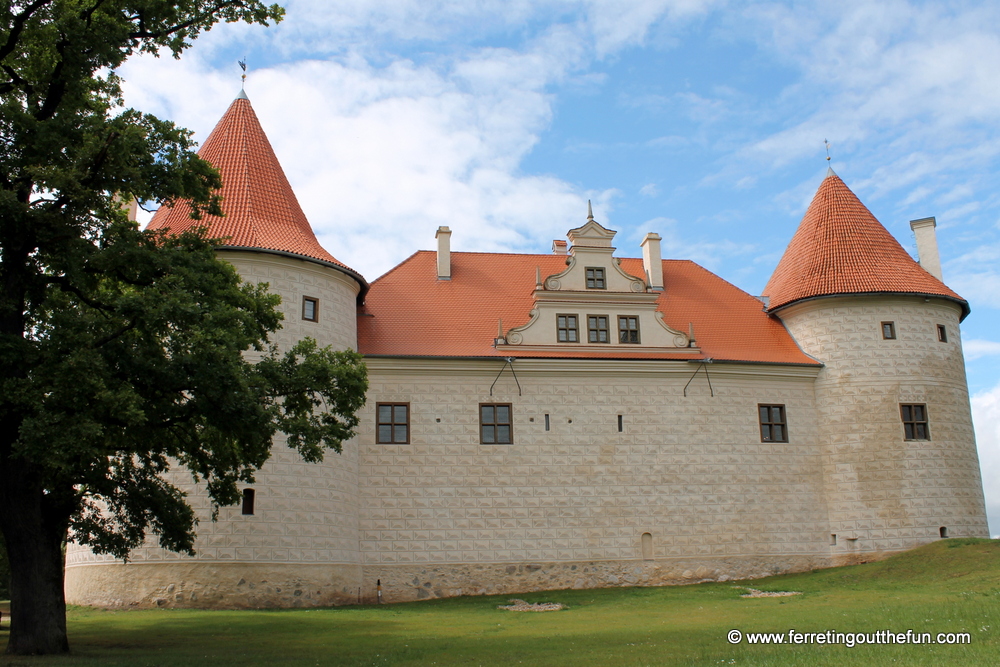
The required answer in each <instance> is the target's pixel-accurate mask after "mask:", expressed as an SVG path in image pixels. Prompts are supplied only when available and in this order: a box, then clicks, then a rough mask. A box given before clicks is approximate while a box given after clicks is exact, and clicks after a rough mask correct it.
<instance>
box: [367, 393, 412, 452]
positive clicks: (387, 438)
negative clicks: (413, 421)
mask: <svg viewBox="0 0 1000 667" xmlns="http://www.w3.org/2000/svg"><path fill="white" fill-rule="evenodd" d="M375 411H376V413H377V421H378V423H377V424H376V431H377V433H376V436H375V441H376V442H378V443H379V444H386V445H408V444H410V404H409V403H379V404H378V405H376V406H375Z"/></svg>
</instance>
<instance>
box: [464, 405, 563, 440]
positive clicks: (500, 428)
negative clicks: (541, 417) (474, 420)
mask: <svg viewBox="0 0 1000 667" xmlns="http://www.w3.org/2000/svg"><path fill="white" fill-rule="evenodd" d="M510 416H511V407H510V403H480V404H479V442H480V444H483V445H509V444H511V443H512V442H513V437H512V433H511V418H510ZM547 416H548V415H546V417H547Z"/></svg>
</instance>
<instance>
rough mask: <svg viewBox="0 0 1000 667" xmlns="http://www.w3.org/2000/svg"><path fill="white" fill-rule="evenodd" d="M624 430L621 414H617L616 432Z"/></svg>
mask: <svg viewBox="0 0 1000 667" xmlns="http://www.w3.org/2000/svg"><path fill="white" fill-rule="evenodd" d="M623 430H625V423H624V420H623V419H622V416H621V415H618V432H619V433H621V432H622V431H623Z"/></svg>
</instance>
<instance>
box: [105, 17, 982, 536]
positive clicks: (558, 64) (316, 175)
mask: <svg viewBox="0 0 1000 667" xmlns="http://www.w3.org/2000/svg"><path fill="white" fill-rule="evenodd" d="M284 6H285V7H286V10H287V16H286V18H285V20H284V21H283V22H281V23H280V24H278V25H276V26H271V27H269V28H264V27H261V26H245V25H242V24H229V25H222V26H217V27H216V28H214V29H213V30H212V31H210V32H209V33H207V34H205V35H203V36H202V37H201V38H199V39H198V40H197V41H196V42H195V44H194V46H193V47H192V48H191V49H190V50H189V51H187V52H186V53H185V54H184V56H183V57H182V58H181V59H180V60H179V61H178V60H174V59H173V58H170V57H169V56H166V57H162V58H154V57H151V56H144V57H140V58H134V59H132V60H130V61H129V62H127V63H126V65H125V66H124V67H122V69H121V70H119V74H120V75H121V76H123V77H124V79H125V93H126V103H127V104H128V105H129V106H132V107H134V108H137V109H140V110H142V111H147V112H150V113H154V114H156V115H159V116H161V117H164V118H169V119H171V120H173V121H175V122H176V123H177V124H179V125H181V126H183V127H187V128H188V129H190V130H192V131H193V132H194V135H195V138H196V139H197V140H204V139H205V138H206V137H207V135H208V133H209V132H210V131H211V129H212V127H213V126H214V125H215V123H216V122H217V121H218V120H219V118H220V117H221V116H222V114H223V113H224V112H225V110H226V109H227V108H228V106H229V104H230V102H231V101H232V100H233V98H235V96H236V95H237V94H238V93H239V90H240V74H241V71H240V68H239V66H238V65H237V61H238V60H241V59H244V58H245V59H246V62H247V64H248V70H249V73H248V77H247V80H246V92H247V95H248V96H249V98H250V100H251V102H252V104H253V106H254V109H255V111H256V112H257V115H258V117H259V118H260V121H261V124H262V126H263V128H264V130H265V132H266V133H267V135H268V137H269V138H270V141H271V144H272V145H273V147H274V149H275V152H276V154H277V156H278V159H279V160H280V162H281V163H282V165H283V167H284V169H285V173H286V175H287V176H288V178H289V181H290V182H291V185H292V188H293V189H294V190H295V192H296V194H297V196H298V198H299V201H300V203H301V204H302V207H303V209H304V211H305V213H306V216H307V217H308V218H309V220H310V222H311V223H312V226H313V228H314V229H315V230H316V233H317V236H318V237H319V240H320V242H321V243H322V244H323V245H324V247H326V248H327V250H329V251H330V252H331V253H332V254H333V255H334V256H335V257H337V258H338V259H339V260H340V261H342V262H344V263H346V264H348V265H350V266H351V267H353V268H354V269H356V270H358V271H360V272H361V273H362V274H363V275H364V276H365V277H366V278H367V279H368V280H369V282H370V281H373V280H374V279H376V278H377V277H378V276H379V275H381V274H382V273H384V272H385V271H387V270H388V269H390V268H391V267H392V266H394V265H396V264H397V263H399V262H400V261H402V260H403V259H405V258H406V257H408V256H409V255H411V254H412V253H413V252H414V251H416V250H418V249H425V250H426V249H433V248H434V247H435V241H434V231H435V230H436V229H437V228H438V226H440V225H448V226H449V227H451V229H452V230H453V235H452V248H453V250H457V251H463V250H481V251H499V252H539V253H545V252H549V251H550V247H551V242H552V240H553V239H558V238H565V234H566V231H567V230H569V229H571V228H574V227H578V226H579V225H580V224H582V223H583V222H584V221H585V220H586V213H587V201H588V200H592V201H593V207H594V215H595V218H596V219H597V220H598V222H600V223H601V224H603V225H604V226H606V227H608V228H610V229H614V230H617V232H618V235H617V237H616V239H615V244H616V246H617V247H618V249H619V250H618V253H617V254H618V255H619V256H632V257H638V256H641V251H640V248H639V242H640V241H641V240H642V238H643V237H644V236H645V234H646V233H647V232H650V231H653V232H657V233H659V234H660V235H661V236H662V237H663V256H664V257H665V258H680V259H693V260H695V261H696V262H698V263H700V264H702V265H703V266H705V267H706V268H708V269H710V270H711V271H714V272H715V273H717V274H719V275H720V276H722V277H723V278H725V279H726V280H729V281H730V282H732V283H734V284H735V285H737V286H738V287H740V288H742V289H744V290H746V291H747V292H749V293H751V294H755V295H756V294H760V292H761V291H762V290H763V288H764V285H765V284H766V283H767V280H768V278H769V276H770V274H771V272H772V271H773V270H774V267H775V266H776V265H777V263H778V260H779V259H780V258H781V254H782V252H783V251H784V249H785V246H786V245H787V244H788V242H789V240H790V239H791V237H792V235H793V234H794V232H795V229H796V227H797V225H798V223H799V221H800V220H801V217H802V215H803V213H804V212H805V209H806V207H807V206H808V204H809V201H810V200H811V198H812V196H813V194H814V193H815V191H816V188H817V187H818V186H819V184H820V182H821V181H822V179H823V176H824V174H825V172H826V168H827V160H826V156H827V152H826V147H825V144H824V142H825V141H829V143H830V149H829V154H830V156H831V158H832V159H831V162H830V164H831V165H832V167H833V169H834V170H835V171H836V172H837V174H838V175H839V176H840V177H841V178H842V179H843V180H844V182H845V183H847V185H848V186H849V187H850V188H851V189H852V190H853V191H854V192H855V193H856V194H857V195H858V196H859V197H860V198H861V200H862V201H863V202H864V203H865V204H866V205H867V206H868V208H869V209H870V210H871V211H872V212H873V213H874V214H875V216H876V217H877V218H878V219H879V220H880V221H881V222H882V224H883V225H885V226H886V228H887V229H889V231H890V232H892V233H893V234H894V235H895V236H896V238H897V239H898V240H899V242H900V243H901V244H902V245H903V247H904V248H906V249H907V250H909V251H910V252H911V254H913V255H914V256H915V255H916V245H915V242H914V239H913V235H912V232H911V231H910V229H909V224H908V223H909V221H910V220H913V219H917V218H924V217H928V216H935V217H936V218H937V223H938V227H937V232H938V243H939V246H940V252H941V261H942V265H943V270H944V278H945V282H946V283H947V284H948V285H949V286H950V287H952V288H953V289H954V290H956V291H957V292H958V293H959V294H961V295H962V296H964V297H965V298H966V299H968V301H969V302H970V304H971V307H972V313H971V315H970V316H969V317H968V319H966V320H965V322H964V323H963V325H962V338H963V342H964V349H965V355H966V362H967V363H966V366H967V371H968V378H969V388H970V391H971V393H972V399H971V400H972V410H973V418H974V421H975V425H976V433H977V441H978V447H979V454H980V463H981V466H982V469H983V478H984V488H985V492H986V502H987V510H988V513H989V515H990V530H991V534H993V535H1000V188H998V184H1000V183H998V182H1000V66H998V63H1000V3H989V2H961V1H958V2H947V3H945V2H934V1H929V2H901V1H897V0H879V1H878V2H853V1H850V0H841V1H840V2H837V3H816V2H808V3H807V2H767V1H759V0H758V1H754V2H740V1H736V0H732V1H727V0H479V1H473V0H380V1H378V2H376V1H375V0H340V1H338V2H330V1H329V0H288V1H287V2H286V3H284Z"/></svg>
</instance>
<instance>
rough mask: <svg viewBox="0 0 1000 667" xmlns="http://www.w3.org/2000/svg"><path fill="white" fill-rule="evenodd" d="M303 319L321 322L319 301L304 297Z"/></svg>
mask: <svg viewBox="0 0 1000 667" xmlns="http://www.w3.org/2000/svg"><path fill="white" fill-rule="evenodd" d="M302 319H304V320H309V321H310V322H319V299H315V298H313V297H311V296H304V297H302Z"/></svg>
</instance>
